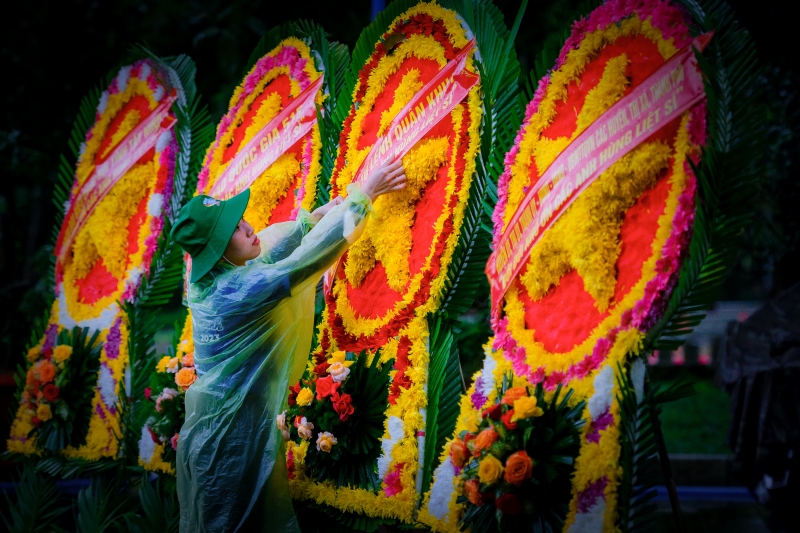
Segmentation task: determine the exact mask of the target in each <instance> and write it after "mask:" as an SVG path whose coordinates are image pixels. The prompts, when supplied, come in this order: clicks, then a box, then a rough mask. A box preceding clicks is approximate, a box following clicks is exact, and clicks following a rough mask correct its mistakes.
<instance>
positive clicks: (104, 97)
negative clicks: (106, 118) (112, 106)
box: [97, 91, 108, 115]
mask: <svg viewBox="0 0 800 533" xmlns="http://www.w3.org/2000/svg"><path fill="white" fill-rule="evenodd" d="M107 106H108V91H103V94H101V95H100V101H99V102H97V114H99V115H102V114H103V113H104V112H105V110H106V107H107Z"/></svg>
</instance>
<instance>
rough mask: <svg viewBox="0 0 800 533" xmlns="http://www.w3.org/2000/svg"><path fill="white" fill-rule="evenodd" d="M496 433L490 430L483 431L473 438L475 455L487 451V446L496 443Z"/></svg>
mask: <svg viewBox="0 0 800 533" xmlns="http://www.w3.org/2000/svg"><path fill="white" fill-rule="evenodd" d="M497 437H498V435H497V432H496V431H495V430H493V429H492V428H488V429H484V430H483V431H481V432H480V433H478V436H477V437H476V438H475V455H476V456H477V455H480V452H481V451H482V450H488V449H489V446H491V445H492V444H494V443H495V442H497Z"/></svg>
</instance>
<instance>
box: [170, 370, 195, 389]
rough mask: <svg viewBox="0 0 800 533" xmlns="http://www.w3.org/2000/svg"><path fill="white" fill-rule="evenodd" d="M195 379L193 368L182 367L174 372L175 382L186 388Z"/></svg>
mask: <svg viewBox="0 0 800 533" xmlns="http://www.w3.org/2000/svg"><path fill="white" fill-rule="evenodd" d="M196 380H197V373H196V372H195V371H194V369H193V368H189V367H183V368H181V369H180V370H178V373H177V374H175V383H176V384H177V385H178V386H179V387H180V388H182V389H183V390H186V389H188V388H189V386H190V385H191V384H192V383H194V382H195V381H196Z"/></svg>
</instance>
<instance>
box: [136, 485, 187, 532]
mask: <svg viewBox="0 0 800 533" xmlns="http://www.w3.org/2000/svg"><path fill="white" fill-rule="evenodd" d="M138 495H139V505H140V508H141V510H140V512H138V513H136V512H132V511H128V512H127V513H125V515H124V518H125V524H126V525H127V526H128V531H130V532H131V533H150V532H153V531H158V532H159V533H161V532H163V533H178V529H179V525H180V509H179V508H178V498H177V495H176V493H175V492H174V491H172V492H170V491H167V490H164V488H163V487H162V485H161V480H160V479H156V481H155V482H154V483H150V481H148V480H147V476H143V477H142V480H141V485H140V486H139V490H138Z"/></svg>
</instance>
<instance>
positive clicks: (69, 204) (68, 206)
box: [64, 200, 72, 215]
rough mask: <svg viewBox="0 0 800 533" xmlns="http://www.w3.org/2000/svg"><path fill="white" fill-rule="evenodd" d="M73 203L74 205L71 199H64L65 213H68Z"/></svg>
mask: <svg viewBox="0 0 800 533" xmlns="http://www.w3.org/2000/svg"><path fill="white" fill-rule="evenodd" d="M71 205H72V202H70V201H69V200H64V214H65V215H66V214H67V213H69V208H70V206H71Z"/></svg>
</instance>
